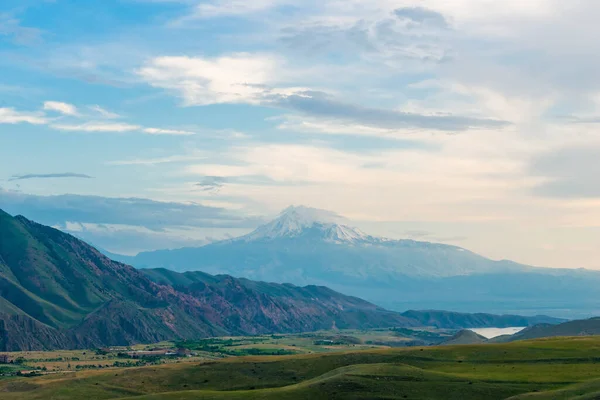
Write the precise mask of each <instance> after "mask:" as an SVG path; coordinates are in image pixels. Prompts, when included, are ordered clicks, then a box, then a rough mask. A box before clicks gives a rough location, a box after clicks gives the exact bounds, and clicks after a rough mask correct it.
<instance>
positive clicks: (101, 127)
mask: <svg viewBox="0 0 600 400" xmlns="http://www.w3.org/2000/svg"><path fill="white" fill-rule="evenodd" d="M50 127H51V128H52V129H56V130H59V131H69V132H117V133H122V132H143V133H146V134H148V135H174V136H189V135H194V134H195V132H190V131H185V130H177V129H162V128H145V127H143V126H140V125H134V124H128V123H115V122H85V123H83V124H76V125H73V124H51V125H50Z"/></svg>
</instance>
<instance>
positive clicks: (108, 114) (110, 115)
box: [88, 104, 121, 119]
mask: <svg viewBox="0 0 600 400" xmlns="http://www.w3.org/2000/svg"><path fill="white" fill-rule="evenodd" d="M88 108H89V109H90V110H92V111H94V112H96V113H97V114H99V115H100V116H101V117H102V118H106V119H117V118H121V116H120V115H119V114H117V113H114V112H112V111H108V110H107V109H105V108H103V107H100V106H99V105H97V104H95V105H92V106H88Z"/></svg>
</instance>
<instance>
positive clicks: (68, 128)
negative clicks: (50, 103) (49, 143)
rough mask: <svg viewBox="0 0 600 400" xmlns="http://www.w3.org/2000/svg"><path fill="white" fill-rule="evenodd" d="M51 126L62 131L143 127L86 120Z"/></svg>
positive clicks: (136, 129)
mask: <svg viewBox="0 0 600 400" xmlns="http://www.w3.org/2000/svg"><path fill="white" fill-rule="evenodd" d="M50 127H51V128H53V129H56V130H60V131H77V132H132V131H138V130H140V129H142V127H141V126H139V125H132V124H125V123H104V122H86V123H84V124H80V125H68V124H52V125H50Z"/></svg>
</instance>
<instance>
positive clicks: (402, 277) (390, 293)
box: [115, 207, 600, 318]
mask: <svg viewBox="0 0 600 400" xmlns="http://www.w3.org/2000/svg"><path fill="white" fill-rule="evenodd" d="M115 256H116V255H115ZM116 257H118V256H116ZM123 261H124V262H128V263H130V264H132V265H134V266H135V267H138V268H157V267H160V268H167V269H171V270H175V271H195V270H201V271H204V272H208V273H212V274H229V275H233V276H236V277H244V278H248V279H254V280H261V281H270V282H279V283H282V282H294V283H296V284H301V285H307V284H315V285H325V286H328V287H331V288H333V289H334V290H337V291H340V292H342V293H345V294H348V295H353V296H358V297H361V298H365V299H367V300H369V301H371V302H374V303H376V304H379V305H381V306H384V307H387V308H390V309H394V310H399V311H400V310H406V309H411V308H419V309H421V308H431V309H453V310H456V311H463V312H481V311H486V312H494V313H521V314H522V313H524V314H537V313H544V314H554V315H557V316H564V317H568V318H575V317H581V316H590V315H594V314H596V313H598V312H600V295H598V290H597V288H598V287H599V285H600V272H598V271H588V270H581V269H579V270H575V269H550V268H536V267H531V266H526V265H521V264H518V263H514V262H511V261H506V260H503V261H493V260H490V259H487V258H485V257H482V256H480V255H478V254H475V253H473V252H470V251H468V250H466V249H463V248H460V247H456V246H449V245H444V244H436V243H429V242H419V241H414V240H391V239H385V238H380V237H374V236H371V235H367V234H365V233H363V232H361V231H359V230H358V229H355V228H352V227H350V226H348V225H347V224H346V223H345V222H344V220H343V219H341V218H340V217H338V216H337V215H335V214H333V213H329V212H326V211H321V210H315V209H311V208H306V207H290V208H288V209H286V210H285V211H284V212H282V213H281V214H280V216H279V217H278V218H277V219H275V220H274V221H272V222H270V223H268V224H266V225H263V226H260V227H259V228H257V229H256V230H255V231H254V232H252V233H250V234H248V235H245V236H242V237H239V238H235V239H230V240H225V241H221V242H216V243H212V244H209V245H206V246H202V247H196V248H182V249H177V250H160V251H153V252H145V253H140V254H139V255H137V256H135V257H126V258H123Z"/></svg>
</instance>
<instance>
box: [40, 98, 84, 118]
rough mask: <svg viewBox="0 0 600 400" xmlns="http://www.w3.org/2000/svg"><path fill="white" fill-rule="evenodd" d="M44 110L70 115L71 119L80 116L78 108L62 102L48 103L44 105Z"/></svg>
mask: <svg viewBox="0 0 600 400" xmlns="http://www.w3.org/2000/svg"><path fill="white" fill-rule="evenodd" d="M44 110H45V111H54V112H58V113H60V114H63V115H68V116H71V117H74V116H77V115H79V112H78V111H77V107H75V106H74V105H72V104H68V103H63V102H60V101H46V102H45V103H44Z"/></svg>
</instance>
